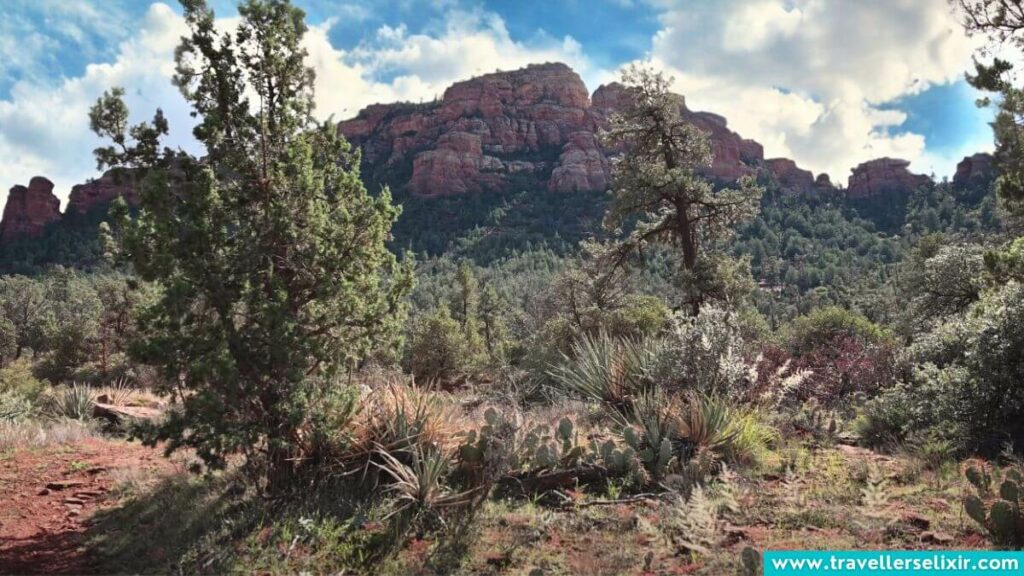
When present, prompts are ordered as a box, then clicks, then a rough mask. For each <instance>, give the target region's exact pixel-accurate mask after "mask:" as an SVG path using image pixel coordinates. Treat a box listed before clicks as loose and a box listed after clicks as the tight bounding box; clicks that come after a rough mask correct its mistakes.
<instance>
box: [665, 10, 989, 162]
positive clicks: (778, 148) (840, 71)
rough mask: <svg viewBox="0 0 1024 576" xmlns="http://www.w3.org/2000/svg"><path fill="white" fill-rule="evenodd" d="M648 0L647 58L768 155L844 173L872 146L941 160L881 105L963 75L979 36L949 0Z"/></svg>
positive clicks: (881, 152) (874, 150) (694, 103)
mask: <svg viewBox="0 0 1024 576" xmlns="http://www.w3.org/2000/svg"><path fill="white" fill-rule="evenodd" d="M653 4H654V5H655V6H656V7H657V8H658V9H659V10H660V11H661V13H660V22H661V30H660V31H659V32H658V33H657V34H656V35H655V37H654V39H653V43H652V50H651V58H652V60H653V61H654V62H655V63H656V64H657V65H660V66H662V67H663V68H665V69H666V70H667V71H669V72H670V73H672V74H673V75H674V76H675V78H676V84H675V87H676V88H677V89H678V90H679V91H680V92H682V93H683V94H685V95H686V96H687V100H688V102H689V103H690V105H691V107H692V108H695V109H706V110H711V111H713V112H716V113H719V114H722V115H723V116H725V117H726V118H728V119H729V123H730V126H731V127H732V128H733V129H734V130H736V131H738V132H740V133H741V134H743V135H744V136H745V137H748V138H754V139H756V140H759V141H761V142H762V143H763V144H764V145H765V153H766V154H767V155H769V156H789V157H792V158H794V159H796V160H797V162H798V163H800V164H801V165H803V166H804V167H806V168H809V169H811V170H814V171H815V172H828V173H829V174H830V175H831V176H832V178H833V180H834V181H839V182H845V180H846V177H847V176H848V174H849V170H850V168H851V167H852V166H854V165H856V164H858V163H859V162H862V161H864V160H868V159H871V158H876V157H879V156H886V155H889V156H899V157H903V158H906V159H908V160H911V161H912V162H914V168H916V169H918V170H922V171H927V170H928V169H929V168H933V169H934V168H936V167H934V166H929V165H930V164H933V163H934V161H935V160H936V158H935V157H934V156H928V155H926V142H925V139H924V137H923V136H922V135H920V134H913V133H909V132H906V131H905V130H901V128H900V125H901V124H902V123H903V121H904V120H905V118H906V117H905V115H904V114H903V113H902V112H900V111H899V110H891V109H883V107H881V105H882V104H886V103H892V102H893V101H895V100H898V99H899V98H901V97H905V96H908V95H913V94H917V93H919V92H921V91H923V90H926V89H928V88H929V87H931V86H934V85H941V84H946V83H949V82H953V81H955V80H957V79H960V78H962V77H963V73H964V71H965V70H966V69H967V68H968V67H969V65H970V62H971V55H972V53H973V52H974V50H975V48H976V47H977V44H976V41H975V40H972V39H969V38H967V37H966V35H965V34H964V33H963V31H962V28H961V27H960V25H959V23H958V22H957V20H956V18H955V16H954V14H952V12H951V10H950V7H949V5H948V4H947V3H946V2H942V1H936V0H719V1H716V2H701V1H692V2H691V1H688V2H677V1H668V0H664V1H662V0H653ZM952 169H953V166H949V167H944V170H945V171H946V172H948V171H951V170H952ZM939 170H943V168H939Z"/></svg>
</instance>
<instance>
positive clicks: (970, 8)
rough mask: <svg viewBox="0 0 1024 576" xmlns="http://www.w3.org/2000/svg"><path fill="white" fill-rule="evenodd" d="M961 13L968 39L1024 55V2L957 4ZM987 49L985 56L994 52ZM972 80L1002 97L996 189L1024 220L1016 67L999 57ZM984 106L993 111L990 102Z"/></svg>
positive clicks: (1023, 133) (1023, 99) (1023, 107)
mask: <svg viewBox="0 0 1024 576" xmlns="http://www.w3.org/2000/svg"><path fill="white" fill-rule="evenodd" d="M951 1H952V2H953V3H954V5H956V6H957V7H958V8H959V12H960V14H961V15H962V17H963V24H964V28H965V29H966V31H967V33H968V34H972V35H973V34H981V35H983V36H986V37H988V39H989V40H990V41H991V42H992V43H993V44H994V45H1000V46H1007V45H1008V46H1012V47H1014V48H1016V49H1018V50H1021V51H1024V2H1021V1H1019V0H951ZM990 51H991V50H990V48H983V49H982V53H983V54H986V53H988V52H990ZM967 81H968V82H969V83H970V84H971V85H973V86H974V87H975V88H978V89H979V90H985V91H988V92H995V93H998V94H999V98H998V101H997V103H996V104H995V107H996V115H995V119H994V120H993V121H992V131H993V134H994V136H995V144H996V146H995V165H996V168H997V170H998V172H999V177H998V178H997V180H996V189H997V191H998V194H999V197H1000V199H1001V200H1002V201H1003V205H1004V206H1005V207H1006V209H1007V210H1008V211H1009V212H1010V213H1011V214H1015V215H1018V216H1024V89H1022V88H1020V87H1019V86H1015V85H1014V82H1015V81H1016V78H1015V75H1014V71H1013V65H1012V64H1011V63H1010V62H1008V61H1006V60H1004V59H1002V58H999V57H996V58H993V59H992V61H991V62H988V63H985V62H981V61H975V72H974V74H968V75H967ZM979 105H981V106H990V105H992V100H991V99H990V98H987V97H986V98H982V99H981V100H979Z"/></svg>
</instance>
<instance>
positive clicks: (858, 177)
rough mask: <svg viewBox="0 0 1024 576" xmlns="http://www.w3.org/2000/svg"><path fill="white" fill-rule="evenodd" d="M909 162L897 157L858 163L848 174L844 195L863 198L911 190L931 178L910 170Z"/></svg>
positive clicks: (929, 180)
mask: <svg viewBox="0 0 1024 576" xmlns="http://www.w3.org/2000/svg"><path fill="white" fill-rule="evenodd" d="M909 167H910V162H908V161H906V160H900V159H898V158H878V159H875V160H869V161H867V162H863V163H861V164H859V165H858V166H857V167H856V168H854V169H853V171H852V173H851V174H850V179H849V184H848V185H847V188H846V195H847V196H848V197H849V198H854V199H863V198H871V197H875V196H880V195H883V194H888V193H893V192H913V191H914V190H916V189H918V188H919V187H921V186H924V185H926V184H928V183H930V182H931V181H932V180H931V178H929V177H928V176H925V175H922V174H914V173H912V172H911V171H910V169H909Z"/></svg>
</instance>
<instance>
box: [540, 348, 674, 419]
mask: <svg viewBox="0 0 1024 576" xmlns="http://www.w3.org/2000/svg"><path fill="white" fill-rule="evenodd" d="M658 347H659V343H658V341H657V340H653V339H645V338H615V337H612V336H609V335H608V334H606V333H604V332H601V333H598V334H596V335H589V334H585V335H583V336H582V337H580V338H579V339H578V340H577V341H576V342H575V343H574V344H573V345H572V350H571V352H570V354H568V355H565V354H563V355H562V361H561V362H560V363H559V364H557V365H555V366H552V367H551V369H550V370H549V371H548V375H549V376H550V377H551V378H552V379H553V380H554V381H555V383H556V384H557V385H558V386H559V387H560V388H561V389H562V391H564V392H566V393H569V394H572V395H576V396H581V397H583V398H586V399H589V400H596V401H599V402H604V403H606V404H608V405H609V406H610V407H612V408H613V409H614V410H616V411H618V412H620V413H623V414H625V413H626V412H628V406H629V405H630V403H631V402H632V401H633V399H634V398H635V397H636V396H637V395H639V394H640V393H641V392H643V391H644V390H645V389H647V388H649V387H650V386H649V382H648V381H647V375H648V373H649V372H650V370H651V368H652V366H653V362H654V360H655V359H656V357H657V351H658Z"/></svg>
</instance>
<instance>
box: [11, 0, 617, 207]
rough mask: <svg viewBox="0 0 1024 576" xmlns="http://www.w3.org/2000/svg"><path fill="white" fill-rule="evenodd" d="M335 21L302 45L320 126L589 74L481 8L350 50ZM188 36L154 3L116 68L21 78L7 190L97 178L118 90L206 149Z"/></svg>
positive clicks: (144, 114) (222, 22) (579, 57)
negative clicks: (464, 90)
mask: <svg viewBox="0 0 1024 576" xmlns="http://www.w3.org/2000/svg"><path fill="white" fill-rule="evenodd" d="M346 10H347V9H346ZM342 12H343V14H344V15H346V17H347V16H348V15H349V11H344V10H343V11H342ZM235 22H236V20H235V19H234V18H224V19H219V20H218V26H219V27H222V28H225V29H230V28H231V27H233V24H234V23H235ZM333 24H334V21H333V20H330V19H328V20H327V21H325V22H322V23H320V24H316V25H313V26H311V27H310V29H309V31H308V33H307V34H306V37H305V38H304V39H303V45H304V47H305V48H306V50H307V51H308V53H309V58H308V60H307V63H308V64H309V65H310V66H311V67H312V68H313V69H314V71H315V72H316V100H315V104H316V114H317V116H319V117H320V118H322V119H326V118H328V117H330V116H334V118H335V120H340V119H344V118H348V117H351V116H354V115H355V114H356V113H357V112H358V111H359V110H360V109H361V108H363V107H365V106H367V105H369V104H373V103H377V102H394V101H401V100H405V101H422V100H431V99H433V98H434V97H435V96H439V95H440V94H442V93H443V91H444V89H445V88H446V87H447V86H449V85H450V84H452V83H453V82H456V81H458V80H464V79H466V78H468V77H470V76H473V75H477V74H481V73H487V72H493V71H495V70H498V69H513V68H517V67H520V66H525V65H526V64H530V63H534V62H544V61H561V62H566V63H568V64H570V65H571V66H573V67H574V68H576V69H577V71H580V72H581V73H585V72H587V71H591V67H590V66H589V64H588V61H587V59H586V57H585V56H584V54H583V50H582V48H581V46H580V45H579V43H578V42H576V41H575V40H573V39H572V38H571V37H565V38H561V39H557V38H551V37H547V36H543V37H538V38H534V39H531V40H530V41H529V42H522V41H516V40H514V39H512V37H511V36H510V34H509V32H508V29H507V28H506V26H505V23H504V21H503V20H502V19H501V18H500V17H499V16H497V15H496V14H494V13H491V12H487V11H483V10H474V11H462V10H458V9H456V8H450V9H449V11H448V12H447V16H446V18H445V26H444V27H443V29H441V30H440V31H438V32H437V33H434V34H426V33H417V34H412V33H409V31H408V30H407V29H406V28H405V27H403V26H397V27H389V26H382V27H381V28H379V29H378V30H377V31H376V32H375V34H373V35H372V36H371V38H369V39H368V40H367V41H364V42H363V43H362V44H360V45H359V46H358V47H356V48H354V49H352V50H348V51H346V50H340V49H337V48H335V47H334V46H333V45H332V44H331V41H330V38H329V34H330V31H331V27H332V25H333ZM186 31H187V30H186V27H185V24H184V21H183V19H182V17H181V16H180V15H178V14H177V13H175V11H174V10H172V9H171V8H170V7H169V6H167V5H166V4H163V3H154V4H152V5H151V6H150V7H149V9H148V11H147V12H146V15H145V17H144V18H143V19H142V22H140V23H139V25H138V28H137V31H136V32H135V33H133V34H132V35H131V36H130V37H128V38H127V39H126V40H124V41H123V42H121V43H120V44H119V46H118V48H117V50H116V56H114V57H113V58H112V59H111V61H109V62H103V63H97V64H92V65H89V66H88V67H87V68H86V70H85V71H84V73H83V74H81V75H80V76H77V77H73V78H67V79H64V80H62V81H60V82H59V83H58V84H56V85H48V84H45V83H43V82H38V81H36V79H37V78H38V77H39V75H37V74H30V73H28V72H29V71H21V72H22V76H23V78H22V79H21V80H20V81H18V82H17V83H16V84H15V85H14V86H13V87H12V89H11V91H10V95H9V97H7V98H6V99H2V100H0V158H2V159H3V161H2V162H0V183H3V184H4V185H5V186H7V187H9V186H12V185H14V184H17V183H22V184H24V183H27V182H28V180H29V179H30V178H31V177H32V176H35V175H44V176H47V177H48V178H50V179H51V180H53V181H54V183H55V184H56V188H55V192H56V193H57V194H58V196H60V197H61V200H62V201H64V200H66V199H67V194H68V193H69V192H70V189H71V186H72V185H74V184H76V183H80V182H83V181H85V180H86V179H88V178H90V177H95V176H97V175H98V173H97V171H96V166H95V161H94V160H93V156H92V150H93V149H94V148H96V147H97V146H99V145H101V144H102V142H101V141H100V140H99V139H98V138H97V137H95V136H94V135H93V134H92V132H91V131H90V130H89V125H88V118H87V113H88V110H89V107H90V106H91V105H92V104H93V103H94V102H95V101H96V98H98V97H99V96H100V95H101V94H102V93H103V91H104V90H108V89H110V88H111V87H114V86H121V87H124V88H125V89H126V99H127V103H128V105H129V108H130V109H131V110H132V116H133V117H132V119H131V120H132V122H138V121H142V120H146V119H148V118H150V117H151V116H152V113H153V112H154V111H155V110H156V108H162V109H163V111H164V113H165V115H166V116H167V117H168V121H169V123H170V126H171V135H170V138H169V140H168V142H167V144H168V145H170V146H172V147H182V148H185V149H186V150H189V151H191V152H193V153H197V152H201V150H200V148H199V145H198V144H197V143H196V142H195V141H194V140H193V139H192V137H191V131H192V127H193V126H194V125H195V120H194V119H192V118H191V117H190V116H189V108H188V105H187V103H186V102H185V101H184V99H183V98H182V97H181V95H180V94H179V93H178V91H177V89H176V88H175V87H174V86H172V85H171V82H170V80H171V76H172V75H173V73H174V48H175V46H176V45H177V44H178V42H179V40H180V38H181V36H182V35H183V34H185V33H186ZM40 41H45V39H41V40H40ZM9 49H10V51H12V52H13V47H9V46H7V45H5V44H0V55H5V54H7V53H8V52H9ZM0 72H3V68H0ZM37 72H45V70H41V71H37ZM593 72H595V73H600V71H593ZM43 76H45V74H43Z"/></svg>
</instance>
